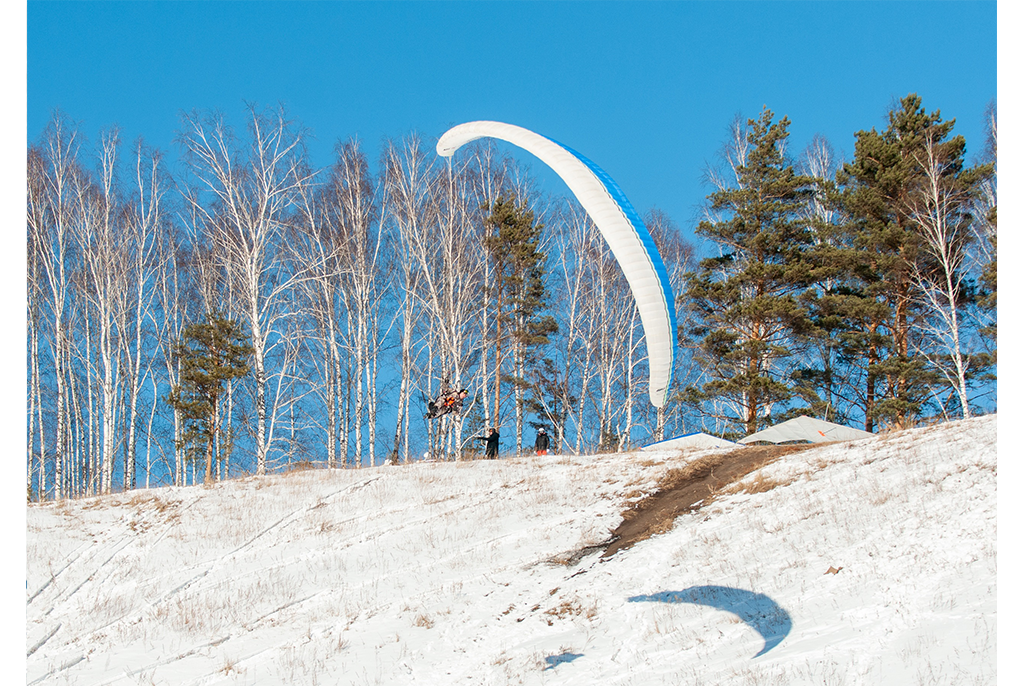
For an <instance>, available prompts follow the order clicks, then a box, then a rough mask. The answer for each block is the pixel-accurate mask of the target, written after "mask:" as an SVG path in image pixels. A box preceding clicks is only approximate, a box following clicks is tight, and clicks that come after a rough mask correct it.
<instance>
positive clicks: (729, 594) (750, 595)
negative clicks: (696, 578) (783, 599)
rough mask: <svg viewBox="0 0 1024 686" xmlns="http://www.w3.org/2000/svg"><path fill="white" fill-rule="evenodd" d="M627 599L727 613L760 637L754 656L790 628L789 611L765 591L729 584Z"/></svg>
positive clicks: (759, 654) (774, 643) (786, 633)
mask: <svg viewBox="0 0 1024 686" xmlns="http://www.w3.org/2000/svg"><path fill="white" fill-rule="evenodd" d="M628 600H629V602H631V603H690V604H693V605H706V606H707V607H713V608H716V609H718V610H725V611H726V612H731V613H732V614H734V615H736V616H737V617H739V618H740V619H741V620H743V622H745V623H746V624H747V625H749V626H750V627H751V628H752V629H754V631H756V632H757V633H759V634H760V635H761V638H763V639H764V647H763V648H762V649H761V652H759V653H758V654H757V655H755V656H754V657H759V656H761V655H764V654H765V653H767V652H768V651H769V650H771V649H772V648H774V647H775V646H777V645H779V644H780V643H782V640H783V639H784V638H786V636H787V635H788V634H789V632H790V630H791V629H792V628H793V620H792V619H790V616H789V613H788V612H786V611H785V610H784V609H783V608H782V607H781V606H779V604H778V603H776V602H775V601H774V600H772V599H771V598H769V597H768V596H766V595H765V594H763V593H754V592H753V591H744V590H743V589H740V588H731V587H729V586H691V587H690V588H687V589H684V590H682V591H662V592H661V593H655V594H653V595H636V596H633V597H632V598H629V599H628Z"/></svg>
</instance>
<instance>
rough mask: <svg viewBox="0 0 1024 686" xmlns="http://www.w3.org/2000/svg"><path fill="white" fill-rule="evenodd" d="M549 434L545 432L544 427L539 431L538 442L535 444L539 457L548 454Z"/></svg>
mask: <svg viewBox="0 0 1024 686" xmlns="http://www.w3.org/2000/svg"><path fill="white" fill-rule="evenodd" d="M548 445H549V441H548V433H547V431H545V430H544V427H543V426H542V427H540V428H539V429H537V442H536V443H534V447H535V448H536V449H537V454H538V455H547V454H548Z"/></svg>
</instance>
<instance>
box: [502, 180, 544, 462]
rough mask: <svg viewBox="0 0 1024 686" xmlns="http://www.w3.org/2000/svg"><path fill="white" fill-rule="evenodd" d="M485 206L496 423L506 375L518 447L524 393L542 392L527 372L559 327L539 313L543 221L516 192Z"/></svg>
mask: <svg viewBox="0 0 1024 686" xmlns="http://www.w3.org/2000/svg"><path fill="white" fill-rule="evenodd" d="M485 209H489V211H490V214H489V215H488V217H487V220H486V221H487V224H488V226H489V227H490V228H491V231H490V233H489V234H488V235H487V236H486V237H485V238H484V247H485V248H486V250H487V253H488V255H489V257H490V260H491V263H492V265H493V267H494V281H493V286H492V289H493V298H492V302H493V303H494V306H495V309H496V317H495V326H496V332H495V338H494V341H495V398H494V407H495V422H494V423H495V426H497V425H498V420H497V417H498V407H499V400H500V398H499V388H500V385H501V382H502V381H506V382H509V383H511V384H512V385H513V387H514V389H515V398H516V403H515V409H516V424H517V449H520V448H521V441H522V431H521V428H522V423H523V411H524V409H525V407H526V397H527V395H528V394H536V393H539V392H540V391H539V390H538V389H537V388H536V387H535V385H534V384H533V383H531V382H530V381H529V377H530V376H532V375H531V374H530V373H529V372H530V371H531V370H533V369H534V368H536V367H538V365H540V364H541V363H540V360H541V358H542V357H543V355H542V353H541V350H542V349H543V346H545V345H547V343H548V342H549V340H550V339H549V336H551V335H552V334H553V333H555V332H556V331H557V330H558V325H557V324H556V323H555V320H554V318H552V317H551V316H550V315H544V314H543V311H544V309H545V308H546V307H547V302H546V300H547V292H546V290H545V286H544V261H545V255H544V253H543V252H542V251H541V249H540V236H541V231H542V230H543V228H544V225H543V224H540V223H537V222H535V220H534V214H533V212H532V211H531V210H529V209H527V208H526V207H523V206H521V205H520V204H519V203H518V202H517V201H516V198H514V197H505V196H499V197H498V199H497V200H495V201H494V202H493V203H492V204H491V206H490V207H489V208H485ZM506 343H508V344H509V346H508V347H509V349H508V350H507V351H506V350H505V348H504V346H505V344H506ZM506 352H507V353H510V354H511V356H512V364H513V371H512V373H511V374H503V373H502V363H503V356H504V355H505V354H506Z"/></svg>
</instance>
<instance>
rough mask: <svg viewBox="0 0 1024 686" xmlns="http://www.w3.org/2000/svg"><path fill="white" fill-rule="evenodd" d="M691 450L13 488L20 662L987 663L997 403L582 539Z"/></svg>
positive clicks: (292, 668) (836, 669)
mask: <svg viewBox="0 0 1024 686" xmlns="http://www.w3.org/2000/svg"><path fill="white" fill-rule="evenodd" d="M708 452H710V451H705V452H688V453H680V452H678V451H661V452H653V453H652V452H643V453H623V454H605V455H595V456H565V455H549V456H545V457H533V456H531V457H524V458H518V459H508V460H498V461H486V460H481V461H474V462H465V463H419V464H412V465H402V466H383V467H377V468H367V469H359V470H336V471H304V472H294V473H290V474H282V475H274V476H268V477H261V478H255V477H253V478H247V479H242V480H238V481H231V482H226V483H221V484H217V485H215V486H212V487H208V488H204V487H188V488H164V489H159V490H150V491H136V492H133V493H127V494H119V495H114V496H108V497H103V498H92V499H84V500H78V501H70V502H60V503H48V504H42V505H30V506H29V507H28V510H27V517H26V521H27V588H26V598H27V610H26V618H27V619H26V625H27V637H26V651H27V652H28V653H29V655H28V657H27V670H28V673H27V682H28V683H29V684H41V683H47V684H51V683H52V684H79V685H82V686H85V685H90V686H99V685H100V684H173V685H175V686H178V685H181V686H185V685H194V686H200V685H203V686H205V685H208V684H259V685H261V686H262V685H265V684H360V685H361V684H595V683H600V684H603V685H604V684H606V685H610V684H621V685H626V684H637V685H639V684H645V685H646V684H682V683H685V684H708V685H710V684H737V685H741V684H743V685H751V686H753V685H755V684H780V685H782V684H827V685H833V686H838V685H841V684H861V683H871V684H880V685H884V684H915V685H916V684H992V683H995V680H996V679H995V671H996V418H995V416H988V417H981V418H977V419H971V420H966V421H962V422H955V423H950V424H943V425H939V426H934V427H929V428H924V429H915V430H911V431H905V432H899V433H891V434H888V435H881V436H876V437H874V438H871V439H866V440H860V441H852V442H847V443H833V444H825V445H822V446H816V447H813V448H809V449H807V450H804V451H801V452H797V453H793V454H790V455H787V456H785V457H783V458H782V459H780V460H779V461H778V462H775V463H773V464H771V465H768V466H767V467H764V468H762V470H760V473H755V474H751V475H749V476H748V477H746V479H745V480H744V482H745V483H753V480H754V479H755V478H757V479H759V481H758V483H759V485H760V488H751V489H749V492H748V491H747V490H743V489H729V490H732V491H734V492H732V493H723V494H719V495H718V496H717V497H716V498H714V499H712V500H711V502H710V503H708V504H706V505H705V506H704V507H702V508H701V509H700V510H698V511H696V512H695V513H693V514H689V515H684V516H682V517H680V518H679V519H677V520H676V522H675V525H674V526H673V527H672V528H671V529H670V530H669V531H667V532H665V533H663V534H660V535H657V536H654V537H652V538H650V539H648V540H646V541H643V542H641V543H638V544H637V545H635V546H634V547H632V548H629V549H625V550H622V551H619V552H618V553H616V554H615V555H614V556H612V557H610V558H603V557H601V555H600V551H599V550H594V551H592V552H590V553H589V554H586V555H583V556H582V557H581V558H580V557H579V556H578V555H577V556H575V557H574V556H573V553H574V552H577V551H581V550H582V549H583V548H585V547H586V546H591V545H595V544H598V543H600V542H601V541H603V540H605V539H607V537H608V535H609V533H610V532H611V531H612V530H613V529H614V528H615V527H616V526H617V525H618V524H619V523H620V522H621V520H622V511H623V509H624V508H625V507H626V506H627V505H628V503H629V502H631V501H635V500H636V499H637V498H640V497H643V495H645V494H647V493H650V492H652V490H653V489H654V488H655V487H656V484H657V481H658V479H659V477H661V476H662V475H664V474H665V473H666V471H667V470H669V469H671V468H674V467H678V466H680V465H682V464H684V463H686V462H687V461H689V460H693V459H696V458H699V457H700V456H701V455H706V454H708ZM766 483H767V484H770V485H771V484H774V488H770V489H768V490H763V488H764V484H766ZM577 558H578V559H577ZM830 569H833V570H834V569H838V570H839V571H838V572H837V573H829V572H828V570H830Z"/></svg>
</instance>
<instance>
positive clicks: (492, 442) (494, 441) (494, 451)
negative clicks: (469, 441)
mask: <svg viewBox="0 0 1024 686" xmlns="http://www.w3.org/2000/svg"><path fill="white" fill-rule="evenodd" d="M498 437H499V434H498V427H496V426H492V427H491V430H490V432H489V433H488V434H487V435H486V436H477V437H476V439H477V440H478V441H487V449H486V450H485V451H484V455H485V456H486V457H487V459H488V460H493V459H495V458H496V457H498Z"/></svg>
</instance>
